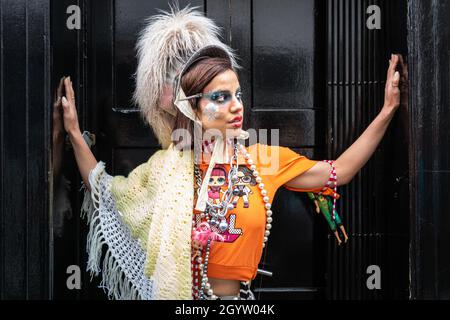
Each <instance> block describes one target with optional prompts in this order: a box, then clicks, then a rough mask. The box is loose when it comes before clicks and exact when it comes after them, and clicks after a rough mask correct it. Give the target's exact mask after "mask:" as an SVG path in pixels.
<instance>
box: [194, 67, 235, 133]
mask: <svg viewBox="0 0 450 320" xmlns="http://www.w3.org/2000/svg"><path fill="white" fill-rule="evenodd" d="M202 93H203V94H204V96H203V97H202V98H200V100H199V104H198V105H199V110H198V113H197V115H198V117H199V118H200V120H201V122H202V125H203V129H204V130H209V129H216V130H219V131H220V132H221V133H222V135H223V136H224V137H228V138H229V137H231V136H236V135H238V134H239V133H240V131H241V128H242V122H243V120H244V106H243V104H242V98H241V95H242V93H241V88H240V85H239V80H238V78H237V75H236V73H235V72H234V71H233V70H227V71H225V72H222V73H220V74H218V75H217V76H216V77H214V78H213V79H212V80H211V82H210V83H209V84H208V85H207V86H206V87H205V88H204V90H203V92H202ZM205 95H206V96H205Z"/></svg>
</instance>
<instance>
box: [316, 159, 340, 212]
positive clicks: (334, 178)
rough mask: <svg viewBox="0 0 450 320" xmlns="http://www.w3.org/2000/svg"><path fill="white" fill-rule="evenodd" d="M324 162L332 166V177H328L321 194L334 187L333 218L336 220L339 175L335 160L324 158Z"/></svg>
mask: <svg viewBox="0 0 450 320" xmlns="http://www.w3.org/2000/svg"><path fill="white" fill-rule="evenodd" d="M323 162H326V163H328V164H329V165H330V166H331V170H330V177H329V178H328V181H327V183H326V184H325V186H324V187H323V188H322V190H320V192H319V194H320V195H321V194H323V193H324V192H325V191H326V190H327V189H328V188H331V189H333V195H332V196H333V215H332V217H333V220H336V218H335V217H336V199H337V175H336V168H335V166H334V160H323Z"/></svg>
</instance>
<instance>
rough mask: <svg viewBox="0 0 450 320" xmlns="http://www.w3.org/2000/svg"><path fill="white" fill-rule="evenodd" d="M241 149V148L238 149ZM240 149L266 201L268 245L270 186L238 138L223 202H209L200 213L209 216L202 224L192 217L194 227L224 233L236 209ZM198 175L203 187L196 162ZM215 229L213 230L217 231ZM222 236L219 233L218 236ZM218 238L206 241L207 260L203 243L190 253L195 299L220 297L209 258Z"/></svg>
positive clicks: (270, 220)
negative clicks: (213, 285)
mask: <svg viewBox="0 0 450 320" xmlns="http://www.w3.org/2000/svg"><path fill="white" fill-rule="evenodd" d="M238 149H239V150H238ZM238 151H239V152H240V153H242V154H243V156H244V159H245V161H246V162H247V165H249V166H250V170H251V171H252V175H253V176H254V177H255V180H256V182H257V183H258V189H259V191H260V194H261V198H262V201H263V202H264V208H265V210H266V226H265V231H264V238H263V248H264V247H265V246H266V243H267V241H268V240H269V235H270V229H271V228H272V210H271V207H272V205H271V203H270V199H269V196H268V195H267V190H266V189H265V185H264V183H263V182H262V178H261V177H260V175H259V172H258V171H257V170H256V169H257V168H256V165H255V164H254V162H253V160H252V159H251V157H250V154H249V153H248V152H247V150H246V149H245V147H244V146H243V145H242V144H240V143H239V142H237V141H235V144H234V153H233V156H232V157H231V160H230V171H229V172H228V189H227V191H226V192H225V193H224V194H223V196H222V199H221V200H222V201H221V203H220V204H218V205H216V204H211V203H209V202H207V205H206V210H205V212H202V213H201V214H200V221H201V219H206V224H204V223H202V226H200V225H199V224H198V223H197V219H196V214H194V215H193V220H192V231H193V233H194V232H198V231H199V228H201V227H203V228H207V229H208V228H209V229H208V230H217V231H218V233H219V234H220V233H223V232H225V231H226V230H227V229H228V223H227V222H226V214H227V212H228V210H232V209H234V205H233V204H232V203H230V200H231V198H232V196H233V195H234V194H233V190H234V188H233V186H234V185H235V183H236V182H237V181H238V177H237V172H238V166H239V162H238ZM233 161H236V164H233ZM194 171H195V178H196V184H197V187H198V189H197V191H198V190H200V186H201V184H202V181H201V180H202V177H201V174H200V171H199V169H198V166H197V165H195V170H194ZM214 233H215V232H213V234H214ZM218 237H219V238H220V235H219V236H218ZM214 240H217V237H209V238H208V240H207V242H206V245H205V260H204V261H203V252H202V249H203V248H202V246H197V247H196V248H195V249H194V250H192V255H191V263H192V274H193V276H194V281H193V285H192V295H193V298H194V299H200V300H206V299H208V300H209V299H210V300H215V299H217V298H218V297H217V296H216V295H214V292H213V290H212V289H211V284H210V283H209V282H208V261H209V252H210V248H211V244H212V241H214ZM199 275H200V276H201V283H200V284H199V281H198V277H199Z"/></svg>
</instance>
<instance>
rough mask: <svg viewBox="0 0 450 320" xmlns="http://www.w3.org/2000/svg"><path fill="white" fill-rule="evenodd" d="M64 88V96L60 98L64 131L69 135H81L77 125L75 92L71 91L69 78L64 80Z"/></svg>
mask: <svg viewBox="0 0 450 320" xmlns="http://www.w3.org/2000/svg"><path fill="white" fill-rule="evenodd" d="M64 88H65V92H66V96H62V97H61V103H60V105H62V108H63V112H64V115H63V119H64V129H65V130H66V132H67V133H68V134H69V135H76V134H79V133H81V131H80V127H79V124H78V115H77V108H76V106H75V92H74V91H73V87H72V81H71V80H70V77H67V78H65V79H64Z"/></svg>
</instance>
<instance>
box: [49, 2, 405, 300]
mask: <svg viewBox="0 0 450 320" xmlns="http://www.w3.org/2000/svg"><path fill="white" fill-rule="evenodd" d="M334 2H335V1H320V0H302V1H288V0H281V1H270V0H258V1H245V0H242V1H231V0H214V1H200V0H197V1H179V3H180V6H181V7H183V6H184V5H186V4H187V3H191V4H192V5H198V6H200V9H201V10H203V11H204V12H205V13H206V14H207V16H208V17H210V18H213V19H214V20H215V21H216V22H217V23H218V24H219V25H220V26H222V27H223V40H224V42H226V43H228V44H230V45H231V46H232V47H233V48H235V49H237V53H238V55H239V56H240V58H241V64H242V65H243V67H244V69H242V70H241V71H240V73H239V77H240V82H241V86H242V88H243V91H244V93H245V94H244V104H245V108H246V116H245V122H244V127H245V128H254V129H279V130H280V140H279V143H280V145H282V146H287V147H290V148H292V149H293V150H295V151H297V152H299V153H301V154H304V155H306V156H308V157H310V158H314V159H324V158H326V157H327V156H328V157H333V156H334V157H335V156H337V154H336V153H335V152H336V151H337V149H336V148H335V147H334V149H331V148H330V147H331V146H332V144H331V140H330V138H331V137H332V136H333V135H334V134H336V131H337V132H339V130H340V128H338V127H336V126H331V127H330V126H329V120H330V115H331V113H330V112H331V110H334V109H332V108H333V107H334V106H335V105H334V104H332V103H331V102H330V101H329V100H327V97H328V98H330V95H331V94H332V92H330V91H327V88H329V87H330V84H329V83H327V81H328V82H329V78H327V70H329V68H331V67H332V66H331V65H330V61H331V60H330V56H329V55H330V54H331V56H332V57H334V56H335V55H336V54H338V53H337V52H331V53H330V48H329V43H330V41H331V39H332V37H333V35H332V34H331V35H330V34H327V22H330V21H331V20H332V19H333V17H335V18H337V17H342V15H343V14H344V13H343V12H340V11H339V10H338V11H336V12H334V11H332V10H331V9H330V8H333V7H332V6H333V5H334V4H332V3H334ZM338 2H339V1H338ZM344 2H346V3H347V2H348V3H350V2H349V1H342V3H344ZM356 2H357V0H356ZM339 3H341V2H339ZM352 3H355V1H352ZM361 3H362V4H364V3H363V2H361ZM69 5H70V3H69V1H64V0H63V1H58V2H56V1H54V2H53V4H52V10H53V15H54V16H55V19H54V20H53V23H54V25H53V41H54V61H55V74H57V76H60V75H63V74H65V75H67V74H70V75H71V76H72V81H73V82H74V84H75V87H76V88H77V92H76V93H77V101H78V109H79V114H80V119H81V120H80V121H81V126H82V128H83V129H85V130H89V131H91V132H92V133H94V134H95V135H96V138H97V141H96V145H95V146H94V153H95V155H96V157H97V159H98V160H103V161H105V162H106V164H107V171H108V172H109V173H110V174H112V175H119V174H120V175H126V174H128V173H129V172H130V171H131V170H132V169H133V168H134V167H136V166H137V165H138V164H140V163H142V162H144V161H146V160H147V159H148V157H150V156H151V155H152V154H153V153H154V152H155V151H156V150H158V149H159V145H158V143H157V140H156V139H155V137H154V136H153V134H152V133H151V130H150V129H149V128H148V127H147V126H146V125H144V124H143V123H142V121H141V120H140V116H139V114H138V112H136V110H135V108H136V106H134V105H132V104H131V102H130V101H131V94H132V91H133V82H132V78H131V74H132V73H133V72H134V70H135V68H136V59H135V52H134V45H135V43H136V39H137V32H138V31H139V30H140V29H141V28H142V26H143V21H144V19H145V18H146V17H148V16H150V15H153V14H155V13H157V8H160V9H168V4H167V1H162V0H160V1H153V0H152V1H148V0H133V1H130V0H126V1H125V0H116V1H113V0H95V1H84V2H81V3H80V9H81V12H82V17H83V24H82V26H83V27H82V28H81V30H78V31H70V30H66V29H64V28H62V29H61V28H58V25H61V24H63V23H64V18H66V17H67V16H66V15H65V14H64V13H65V9H66V8H67V7H68V6H69ZM330 6H331V7H330ZM361 8H362V7H361ZM330 10H331V11H330ZM361 14H363V15H364V12H362V11H361ZM361 19H362V20H364V19H365V18H364V17H362V18H361ZM58 48H64V50H58ZM327 53H328V55H327ZM341 54H346V53H341ZM327 57H328V59H327ZM327 61H328V62H327ZM383 67H384V66H382V65H380V66H378V68H379V69H382V68H383ZM340 72H342V70H341V71H340ZM380 77H381V76H380ZM354 99H355V98H354ZM355 101H356V100H355ZM380 107H381V106H380ZM366 116H367V119H368V118H369V117H370V116H371V114H367V115H366ZM348 126H349V127H347V128H346V130H353V129H355V128H356V127H355V123H354V122H351V121H350V122H349V123H348ZM359 129H360V128H359V127H358V130H359ZM355 130H356V129H355ZM355 133H356V132H355ZM339 141H341V140H339ZM267 142H268V143H269V144H270V143H271V141H270V140H269V141H267ZM348 143H349V141H348V140H345V142H343V144H347V145H348ZM333 146H334V145H333ZM339 151H342V150H341V149H339ZM64 156H65V161H64V164H65V165H64V169H63V170H62V174H63V175H64V176H65V178H66V179H67V180H69V181H71V182H72V192H70V193H67V192H64V191H62V192H61V193H60V195H59V196H61V197H67V198H68V199H70V201H71V203H72V207H71V212H72V214H70V213H67V212H69V211H66V215H64V214H63V213H64V210H63V209H61V210H59V212H56V213H55V217H57V218H58V219H59V220H58V222H59V223H60V225H61V228H60V229H59V231H60V233H59V234H58V235H57V236H55V266H54V270H55V271H54V273H55V282H54V283H55V284H54V287H55V298H83V299H87V298H99V299H102V298H104V295H103V293H102V292H101V290H99V289H97V288H96V285H97V284H98V280H94V281H93V282H92V283H91V282H90V281H89V279H90V277H89V276H88V275H87V274H86V273H83V274H84V277H83V282H82V288H81V290H68V289H67V287H66V278H67V274H66V269H67V266H69V265H73V264H75V265H79V266H80V267H81V269H82V271H83V270H84V269H85V265H86V254H85V236H86V232H87V230H86V227H85V223H84V222H83V221H82V220H80V218H79V217H78V212H79V205H80V202H81V196H82V195H81V193H79V192H77V190H78V189H79V186H80V185H79V181H80V178H79V175H78V173H77V169H76V164H75V162H74V160H73V157H72V156H71V151H70V150H67V152H66V153H65V154H64ZM370 172H371V173H370V174H372V175H373V174H374V173H375V171H374V169H371V171H370ZM353 188H354V191H353V193H351V194H348V193H346V194H345V196H346V197H353V198H352V199H357V200H355V203H356V204H360V203H361V202H360V201H362V200H361V199H360V198H357V195H358V194H359V193H360V192H363V191H364V190H363V189H362V188H364V187H362V186H361V185H357V186H354V187H353ZM62 199H63V198H62ZM346 201H349V200H346ZM348 207H351V206H348ZM351 208H352V210H357V209H356V208H359V209H361V206H359V207H358V206H356V207H351ZM340 209H342V210H346V209H347V208H346V207H345V206H344V207H343V208H342V207H341V208H340ZM362 209H364V208H362ZM57 211H58V210H57ZM273 211H274V223H273V231H272V233H271V237H270V241H269V245H268V247H267V250H266V252H265V253H264V256H263V259H262V262H261V266H260V267H261V268H263V269H265V270H269V271H272V272H273V277H267V276H258V277H257V279H256V280H255V281H254V282H253V288H254V290H255V293H257V296H258V298H259V299H265V298H274V299H317V298H326V297H328V298H345V297H357V298H358V297H359V298H362V297H365V296H367V297H373V295H372V296H369V295H367V294H366V295H363V294H361V293H360V292H359V293H356V294H352V295H348V294H347V295H345V294H342V293H340V291H339V290H342V288H350V287H351V285H354V286H356V287H358V288H361V287H362V286H363V285H364V284H365V279H363V278H359V279H348V278H345V279H347V280H348V281H349V282H350V283H345V282H344V283H343V282H342V281H341V283H340V287H339V288H340V289H339V290H338V289H336V288H335V286H336V281H337V280H335V279H340V280H342V279H344V278H343V276H342V272H341V274H336V272H339V270H341V271H342V270H346V267H347V266H348V265H350V263H351V261H352V260H351V259H356V257H357V256H358V253H359V252H362V250H363V248H361V246H360V245H359V242H357V244H356V245H359V247H352V246H350V247H347V248H340V249H339V250H340V253H335V251H334V250H336V248H335V244H334V242H333V238H331V237H329V236H328V230H327V228H326V226H325V223H324V221H322V220H321V218H320V217H317V216H316V215H313V214H312V211H311V206H310V203H309V202H308V200H307V199H306V196H305V194H303V193H294V192H290V191H288V190H285V189H280V190H279V192H278V193H277V195H276V198H275V200H274V203H273ZM352 212H354V211H352ZM357 215H361V216H364V215H365V212H364V210H360V211H359V212H358V213H356V214H353V216H350V215H349V214H347V213H345V212H344V214H343V216H344V219H345V220H346V221H347V222H346V226H347V228H348V229H350V230H352V227H353V224H352V222H349V221H348V219H349V218H354V217H355V216H357ZM356 220H357V219H356ZM368 222H369V223H370V221H368ZM405 223H407V221H405ZM357 236H359V234H358V235H357ZM351 241H353V240H351ZM350 250H351V251H350ZM355 250H359V251H355ZM401 250H402V254H407V250H408V248H407V243H406V245H405V246H401ZM336 254H342V255H345V259H346V260H343V258H342V259H341V258H339V259H341V260H339V261H336V259H337V258H334V257H336ZM376 254H381V255H382V254H384V251H383V249H380V250H378V251H376ZM338 257H339V256H338ZM366 262H368V261H364V263H366ZM336 263H339V264H338V265H337V267H333V268H335V269H330V268H331V265H333V266H334V265H336ZM405 263H406V266H407V260H406V261H405V260H403V259H402V260H401V261H400V265H401V266H402V267H404V264H405ZM352 266H355V267H357V268H359V269H358V270H357V271H355V272H358V273H359V274H362V273H363V272H364V271H363V270H365V268H366V267H367V266H366V265H365V264H359V265H356V264H353V265H352ZM327 267H328V268H327ZM336 268H338V269H336ZM335 270H337V271H335ZM327 274H328V275H331V276H332V278H330V277H328V278H327ZM331 280H334V282H333V283H332V282H331ZM355 281H357V283H356V282H355ZM349 290H350V289H349ZM352 292H353V291H352ZM381 296H383V295H382V294H381ZM376 297H378V296H375V298H376Z"/></svg>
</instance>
